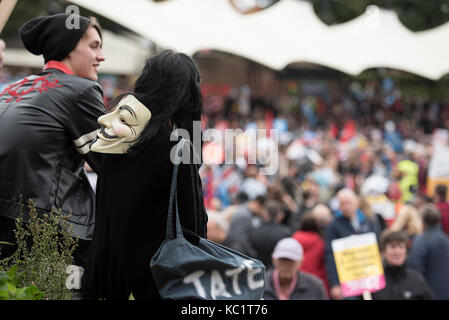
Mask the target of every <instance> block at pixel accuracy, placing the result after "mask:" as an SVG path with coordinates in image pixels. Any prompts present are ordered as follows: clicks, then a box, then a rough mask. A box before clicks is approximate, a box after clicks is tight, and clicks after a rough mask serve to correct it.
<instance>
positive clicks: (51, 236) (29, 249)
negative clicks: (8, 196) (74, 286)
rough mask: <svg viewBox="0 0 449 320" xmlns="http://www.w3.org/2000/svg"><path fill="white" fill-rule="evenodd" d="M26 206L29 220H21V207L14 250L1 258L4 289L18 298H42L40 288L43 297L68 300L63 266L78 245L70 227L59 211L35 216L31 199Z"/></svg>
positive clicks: (64, 267) (70, 259) (66, 218)
mask: <svg viewBox="0 0 449 320" xmlns="http://www.w3.org/2000/svg"><path fill="white" fill-rule="evenodd" d="M28 208H29V219H28V222H25V221H24V219H23V208H22V210H21V213H20V216H19V218H18V219H17V220H16V231H15V235H16V243H17V247H18V248H17V250H16V252H15V253H14V254H13V255H12V256H11V257H9V258H6V259H4V260H2V261H0V267H3V269H9V270H8V271H7V272H3V276H4V282H5V284H4V286H6V287H4V288H5V290H6V291H5V292H7V296H8V297H9V298H13V297H16V298H17V299H18V298H19V297H24V296H26V297H28V298H31V297H41V296H40V293H41V291H40V290H42V292H43V295H42V298H43V299H47V300H68V299H70V297H71V292H70V291H69V290H68V289H67V288H66V285H65V282H66V279H67V274H66V267H67V265H70V264H71V263H72V259H73V252H74V251H75V249H76V247H77V245H78V244H77V242H78V240H77V239H76V238H74V237H72V234H73V232H72V231H73V226H72V225H71V224H70V223H69V222H68V218H69V217H67V216H63V214H62V212H61V211H58V210H55V209H53V210H52V211H51V212H50V213H49V214H43V215H38V213H37V211H36V205H35V203H34V202H33V201H31V200H30V201H29V204H28ZM8 273H9V274H8ZM11 275H19V276H18V277H11ZM8 279H9V280H8ZM2 283H3V282H2ZM16 285H18V286H21V287H22V288H17V287H15V286H16ZM22 289H23V290H22ZM36 290H37V291H36ZM4 294H5V295H6V293H4Z"/></svg>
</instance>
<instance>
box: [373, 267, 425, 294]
mask: <svg viewBox="0 0 449 320" xmlns="http://www.w3.org/2000/svg"><path fill="white" fill-rule="evenodd" d="M384 272H385V280H386V287H385V288H383V289H382V290H380V291H377V292H374V293H373V294H372V297H373V300H431V299H432V294H431V292H430V289H429V286H428V285H427V282H426V280H425V279H424V277H423V276H422V275H420V274H419V273H418V272H416V271H415V270H412V269H408V268H406V267H405V265H403V266H402V267H392V266H388V265H384Z"/></svg>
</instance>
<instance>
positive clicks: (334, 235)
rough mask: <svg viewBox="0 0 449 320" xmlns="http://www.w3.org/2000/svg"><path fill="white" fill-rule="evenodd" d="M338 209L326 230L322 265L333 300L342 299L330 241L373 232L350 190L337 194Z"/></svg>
mask: <svg viewBox="0 0 449 320" xmlns="http://www.w3.org/2000/svg"><path fill="white" fill-rule="evenodd" d="M337 198H338V201H339V209H340V210H337V212H336V213H335V219H334V221H333V222H332V223H331V224H330V225H329V227H328V228H327V230H326V239H325V240H326V249H325V255H324V263H325V267H326V273H327V278H328V280H329V287H330V296H331V298H332V299H334V300H341V299H343V296H342V293H341V288H340V282H339V281H338V274H337V269H336V266H335V261H334V256H333V251H332V241H333V240H336V239H340V238H345V237H349V236H351V235H355V234H362V233H367V232H374V226H373V223H372V222H371V221H370V220H369V219H368V218H367V217H366V216H365V215H364V214H363V212H362V211H361V210H360V209H359V199H358V197H357V195H356V194H355V192H354V191H352V190H351V189H347V188H345V189H342V190H340V191H339V192H338V193H337Z"/></svg>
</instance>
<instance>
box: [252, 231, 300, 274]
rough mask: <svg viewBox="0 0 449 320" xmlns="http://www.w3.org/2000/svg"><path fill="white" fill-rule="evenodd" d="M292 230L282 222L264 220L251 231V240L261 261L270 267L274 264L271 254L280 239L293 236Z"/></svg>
mask: <svg viewBox="0 0 449 320" xmlns="http://www.w3.org/2000/svg"><path fill="white" fill-rule="evenodd" d="M291 235H292V230H291V229H290V228H289V227H287V226H285V225H282V224H280V223H276V222H264V223H262V225H261V226H260V227H259V228H257V229H254V230H252V231H251V233H250V236H249V240H250V242H251V244H252V246H253V248H254V249H255V250H256V252H257V256H256V257H255V258H258V259H259V260H260V261H262V262H263V264H264V265H265V266H266V267H267V269H269V268H270V267H271V265H272V262H271V255H272V253H273V250H274V247H275V246H276V244H277V243H278V241H279V240H281V239H284V238H287V237H291Z"/></svg>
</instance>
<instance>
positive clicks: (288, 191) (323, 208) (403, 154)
mask: <svg viewBox="0 0 449 320" xmlns="http://www.w3.org/2000/svg"><path fill="white" fill-rule="evenodd" d="M85 23H86V26H90V25H91V24H92V22H91V21H90V20H86V21H85ZM86 28H90V27H86ZM87 30H90V31H89V32H91V33H92V37H94V36H95V37H97V38H98V37H99V39H97V40H95V41H97V42H98V43H101V41H102V40H101V32H100V31H98V35H97V33H95V29H87ZM82 36H83V35H82V34H79V35H77V36H76V37H74V41H72V42H73V43H71V46H70V48H68V49H67V52H64V54H65V55H64V56H63V57H62V58H59V57H53V56H51V57H46V61H47V60H48V61H49V62H51V61H56V62H60V61H65V60H64V59H68V58H66V57H67V54H69V53H71V52H72V51H75V49H76V48H77V47H76V46H78V41H81V40H80V39H84V38H82ZM28 41H30V42H32V41H31V39H30V40H28ZM80 43H81V44H82V42H80ZM34 45H35V44H34V42H33V46H34ZM2 46H3V44H2V43H1V42H0V53H1V51H2V49H3V48H2ZM30 46H31V45H30ZM85 50H87V49H85ZM49 52H50V51H49ZM45 53H46V52H44V56H45ZM98 55H102V53H101V52H100V53H98ZM170 56H171V55H170ZM0 57H1V55H0ZM54 59H56V60H54ZM61 59H62V60H61ZM96 59H97V60H98V61H99V62H101V61H103V60H104V57H102V56H101V57H99V58H98V57H97V58H96ZM1 62H2V61H1V60H0V65H1ZM99 62H98V63H97V64H99ZM95 66H96V65H94V67H95ZM72 68H73V66H72ZM47 69H52V70H59V71H60V72H59V73H56V74H57V75H59V76H60V77H61V79H63V80H64V79H65V77H66V75H67V74H69V75H70V72H71V71H70V70H68V71H67V69H66V67H64V66H63V65H61V63H54V62H53V63H52V64H50V65H47V66H46V69H45V68H44V71H45V70H47ZM79 72H80V73H81V71H79ZM91 72H92V75H88V76H86V78H88V79H91V80H94V81H95V80H97V73H98V70H97V69H95V68H93V70H92V71H91ZM147 72H149V71H148V70H147ZM7 74H8V73H7V72H6V71H5V70H3V78H2V82H3V83H2V85H4V86H5V87H6V85H7V84H8V85H10V83H11V76H5V75H7ZM45 74H46V73H45ZM67 78H68V79H69V80H67V81H69V82H68V83H69V84H70V79H71V78H70V77H67ZM58 79H59V78H58ZM61 79H59V80H58V81H62V80H61ZM101 80H102V79H101V78H100V80H99V82H100V84H101ZM125 82H126V81H124V80H123V79H122V81H119V82H118V84H117V83H115V82H114V81H112V82H111V78H104V81H103V84H102V85H103V87H104V88H103V91H104V92H105V95H103V101H101V98H100V95H99V94H97V93H98V92H100V90H99V89H98V88H97V85H93V84H92V83H91V82H86V83H87V84H89V85H90V86H91V87H89V88H90V89H92V95H93V98H95V99H96V100H95V101H96V102H97V104H98V105H99V106H101V110H99V111H98V112H97V113H98V114H96V115H90V118H89V119H90V127H89V128H85V127H84V124H83V121H80V123H79V125H80V126H81V127H82V129H83V130H81V131H80V132H70V134H72V133H73V134H72V136H70V139H71V140H70V141H73V142H74V144H75V146H76V147H77V148H78V149H80V148H81V149H82V148H83V146H84V144H83V145H81V144H80V145H77V142H79V140H80V139H81V138H83V137H84V136H89V137H90V138H91V139H93V138H94V136H92V137H91V136H90V134H91V133H92V132H93V131H92V130H94V129H95V128H96V126H97V125H96V123H97V122H96V120H97V118H98V116H99V115H102V114H103V105H104V106H105V110H107V109H108V102H109V101H110V100H112V99H113V97H114V96H116V95H117V94H118V93H120V92H126V91H127V90H128V89H127V88H125V87H126V86H129V84H126V83H125ZM56 83H58V82H56ZM195 83H196V84H198V86H199V80H196V79H195ZM87 84H86V85H87ZM92 86H93V87H92ZM122 87H123V88H122ZM61 90H62V89H61ZM197 91H198V90H197ZM8 92H9V91H8ZM242 94H243V96H235V95H232V96H228V97H226V99H223V101H224V104H223V106H222V107H221V108H218V109H214V110H215V111H214V112H206V114H205V117H203V121H202V124H203V129H204V130H208V129H216V131H215V132H221V140H222V141H220V139H218V140H213V141H204V144H203V164H202V166H201V169H200V171H199V174H200V177H201V180H202V188H203V189H202V191H203V194H204V204H205V208H206V210H207V215H208V222H207V237H208V238H209V239H210V240H212V241H215V242H219V243H222V244H224V245H225V246H228V247H231V248H233V249H235V250H237V251H239V252H242V253H244V254H246V255H249V256H251V257H254V258H257V259H260V260H261V261H262V262H263V263H264V264H265V265H266V267H267V269H268V272H267V278H266V291H265V295H264V298H265V299H280V300H288V299H317V300H320V299H335V300H341V299H347V298H350V299H360V298H361V297H358V296H356V297H345V296H344V295H343V293H342V290H341V287H340V281H339V277H338V273H337V268H336V264H335V259H334V255H333V249H332V242H333V241H334V240H336V239H341V238H344V237H348V236H351V235H356V234H363V233H369V232H373V233H374V234H375V235H376V237H377V240H378V243H379V248H380V252H381V255H382V258H383V264H384V272H385V278H386V287H385V288H384V289H382V290H380V291H378V292H375V293H373V299H449V238H448V237H449V203H448V202H447V200H448V191H447V188H448V187H447V183H438V184H436V185H433V184H432V183H430V182H429V181H431V177H430V176H429V171H430V167H431V160H432V158H433V157H435V155H436V154H438V153H439V152H441V150H442V148H447V147H448V145H449V133H448V131H447V129H446V128H448V126H449V101H444V100H443V101H439V102H434V101H422V100H421V99H419V98H416V97H413V96H412V97H409V96H406V95H404V94H402V92H401V88H400V87H399V86H398V85H395V83H394V81H393V80H392V79H390V78H385V79H383V80H382V81H368V82H366V83H364V84H361V83H358V82H354V83H352V84H351V85H350V86H348V87H347V88H341V90H340V91H339V92H337V93H335V92H334V93H332V94H330V93H329V92H328V93H327V94H326V95H313V94H304V93H301V90H300V89H299V87H298V86H297V85H295V84H291V85H288V89H287V90H285V91H284V92H283V93H282V94H281V95H280V96H279V97H278V98H277V99H276V100H275V101H270V103H267V104H261V103H260V99H259V100H257V99H255V98H254V97H253V99H251V95H249V94H248V90H244V91H242ZM4 98H5V97H4ZM93 98H92V99H93ZM5 99H6V98H5ZM74 99H75V98H74ZM77 99H78V98H77ZM19 100H20V99H18V101H16V102H20V101H19ZM204 101H205V104H206V105H205V109H206V111H207V110H208V108H207V101H208V100H207V99H204ZM255 101H257V103H255ZM4 103H5V106H6V104H7V103H9V102H4ZM77 103H79V105H80V108H81V109H82V110H84V109H83V106H84V104H83V101H78V100H77ZM56 107H59V106H56ZM212 109H213V108H212ZM100 111H101V112H100ZM196 118H199V117H196ZM196 118H195V119H196ZM66 120H68V119H66ZM164 121H165V120H164ZM176 121H182V119H176ZM67 126H69V127H70V125H69V124H68V125H67ZM189 128H190V129H192V127H189ZM227 129H232V130H237V131H235V132H237V133H236V134H235V136H234V137H233V138H232V139H235V140H233V141H232V142H233V143H231V147H232V156H231V158H230V159H231V160H232V161H224V160H225V158H226V159H229V158H228V157H227V156H228V153H229V152H230V151H231V150H229V148H228V147H229V145H226V144H225V146H223V143H222V144H220V142H223V141H224V139H225V136H226V135H225V131H226V130H227ZM238 129H240V130H238ZM271 129H276V131H275V133H272V132H274V131H270V130H271ZM192 130H193V129H192ZM192 130H190V131H192ZM263 130H265V131H263ZM75 131H76V130H75ZM91 131H92V132H91ZM260 132H263V134H262V136H261V135H260ZM206 136H207V135H206ZM80 137H81V138H80ZM251 137H256V140H255V141H256V143H255V144H252V143H249V142H250V141H254V140H251ZM83 139H84V138H83ZM86 139H87V138H86ZM86 139H84V140H86ZM84 140H83V141H84ZM86 141H87V140H86ZM86 141H84V142H86ZM234 142H235V143H234ZM71 147H72V148H73V146H71ZM13 149H14V146H12V147H11V150H13ZM14 150H15V149H14ZM56 151H57V150H55V151H54V152H56ZM71 151H73V150H71ZM77 151H78V152H80V150H77ZM81 151H82V150H81ZM234 151H235V152H234ZM8 152H9V153H8V154H11V151H8ZM86 153H87V152H85V153H83V152H80V154H81V155H83V157H84V158H86V159H87V161H89V159H90V158H89V156H85V154H86ZM5 154H6V152H5ZM167 154H168V153H167ZM252 156H254V157H252ZM78 158H80V159H81V156H80V157H78ZM111 158H114V157H111ZM254 159H255V160H256V161H252V160H254ZM90 160H92V159H90ZM93 160H95V159H93ZM11 161H13V160H11ZM14 161H15V160H14ZM91 162H92V163H91V166H93V167H95V166H97V167H98V164H97V165H96V163H95V161H91ZM269 166H270V167H271V169H273V168H274V169H275V170H274V172H273V171H270V173H268V174H267V173H266V171H264V169H266V168H267V167H269ZM81 167H82V162H81V160H80V161H78V162H77V172H78V173H79V174H80V175H81V176H82V177H81V178H83V179H84V174H82V173H81V171H80V170H81V169H80V168H81ZM18 169H19V170H22V169H21V168H18ZM78 169H80V170H78ZM98 169H99V168H97V170H98ZM67 170H69V169H67ZM97 170H96V171H97ZM167 172H168V171H167ZM30 174H31V175H32V174H33V173H30ZM136 174H137V175H138V173H136ZM49 176H50V175H49ZM50 182H51V181H50ZM5 190H7V191H8V192H9V191H10V189H6V188H5ZM90 197H93V195H90ZM4 202H5V203H6V200H4ZM3 214H5V212H3ZM3 220H4V221H9V222H11V221H10V220H11V217H3ZM181 220H182V219H181ZM4 225H6V224H5V223H4ZM85 225H86V228H87V229H89V228H92V224H89V223H87V222H86V223H85ZM9 229H10V230H9ZM9 229H8V230H7V231H8V232H9V233H11V232H12V230H13V228H12V227H11V228H9ZM87 229H86V230H87ZM80 230H81V229H80ZM88 231H89V233H92V230H90V229H89V230H88ZM86 233H87V231H86ZM11 237H12V233H11ZM80 238H81V239H82V238H83V236H82V235H81V236H80ZM84 238H86V239H87V238H89V239H90V238H91V237H90V235H89V237H87V236H84ZM89 241H90V240H89ZM86 250H87V249H86ZM82 256H83V259H85V257H86V254H85V253H83V254H82ZM83 259H81V260H83ZM79 264H80V265H85V261H80V262H79Z"/></svg>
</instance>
